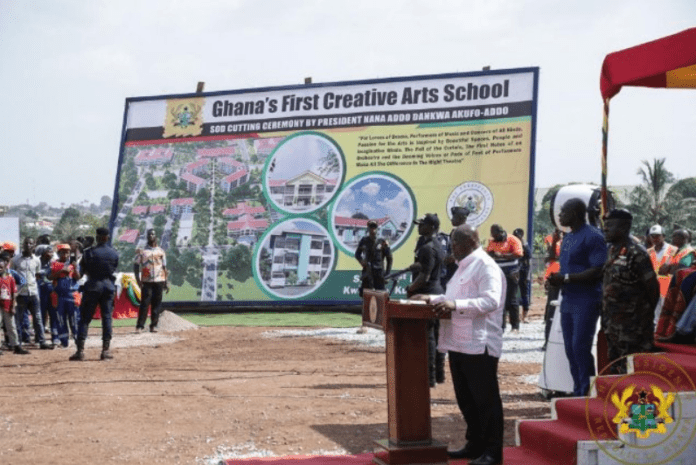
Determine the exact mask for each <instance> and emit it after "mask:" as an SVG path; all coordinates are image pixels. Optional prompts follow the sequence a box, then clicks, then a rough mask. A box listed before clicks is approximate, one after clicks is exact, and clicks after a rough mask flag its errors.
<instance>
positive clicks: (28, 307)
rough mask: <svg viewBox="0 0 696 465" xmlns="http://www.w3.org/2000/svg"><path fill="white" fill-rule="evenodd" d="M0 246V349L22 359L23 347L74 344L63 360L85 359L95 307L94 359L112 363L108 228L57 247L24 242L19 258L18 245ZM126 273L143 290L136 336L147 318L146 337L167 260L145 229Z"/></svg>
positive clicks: (112, 272)
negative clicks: (98, 332)
mask: <svg viewBox="0 0 696 465" xmlns="http://www.w3.org/2000/svg"><path fill="white" fill-rule="evenodd" d="M0 248H1V252H0V308H1V310H2V326H3V333H4V343H3V348H4V349H9V350H11V351H12V352H13V353H15V354H18V355H26V354H29V351H28V350H26V346H29V345H35V346H36V347H38V348H39V349H42V350H52V349H54V348H56V347H58V348H67V347H68V346H69V345H70V339H73V340H74V343H75V346H76V352H75V353H74V354H73V355H72V356H70V360H73V361H81V360H84V359H85V353H84V348H85V341H86V339H87V333H88V329H89V325H90V323H91V321H92V319H93V318H94V315H95V313H96V309H97V307H98V308H99V310H100V314H101V320H102V351H101V356H100V358H101V359H102V360H109V359H111V358H113V355H112V354H111V352H110V345H111V338H112V333H113V329H112V316H113V308H114V299H115V292H116V285H115V279H116V271H117V268H118V260H119V255H118V252H117V251H116V250H115V249H114V248H112V247H111V246H110V245H109V230H108V229H106V228H97V230H96V237H84V238H83V237H80V238H78V239H76V240H72V241H66V242H57V243H52V242H51V240H50V237H49V236H46V235H44V236H40V237H38V238H37V239H34V238H31V237H26V238H24V240H23V241H22V247H21V252H20V253H19V254H17V244H15V243H13V242H11V241H6V242H3V243H1V246H0ZM133 271H134V274H135V279H136V281H137V283H138V286H139V287H140V289H142V294H141V300H140V306H139V309H138V319H137V323H136V332H140V331H142V330H143V329H144V327H145V323H146V320H147V316H148V312H149V313H150V314H151V316H150V331H151V332H157V325H158V321H159V314H160V313H161V304H162V294H163V292H164V291H166V292H168V291H169V287H168V284H167V268H166V255H165V252H164V250H162V249H161V248H160V247H159V246H158V245H157V236H156V233H155V231H154V230H152V229H151V230H148V233H147V246H146V247H144V248H142V249H139V250H138V251H137V253H136V258H135V263H134V265H133ZM47 337H50V342H49V340H47ZM2 353H3V352H2V351H0V354H2Z"/></svg>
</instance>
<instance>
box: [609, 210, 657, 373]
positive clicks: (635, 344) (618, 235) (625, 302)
mask: <svg viewBox="0 0 696 465" xmlns="http://www.w3.org/2000/svg"><path fill="white" fill-rule="evenodd" d="M632 221H633V215H631V213H629V212H628V211H627V210H623V209H619V210H612V211H611V212H610V213H609V215H608V216H607V218H606V219H605V221H604V237H605V239H606V241H607V242H608V243H609V244H611V245H610V247H609V253H608V256H609V258H608V259H607V262H606V263H605V264H604V269H603V273H604V278H603V279H604V283H603V284H604V285H603V288H602V329H603V330H604V334H605V335H606V337H607V346H608V352H609V359H610V360H612V361H614V360H617V359H619V358H621V360H620V361H619V362H617V363H614V364H613V365H612V367H611V371H612V373H614V374H625V373H626V359H625V358H622V357H626V356H627V355H630V354H634V353H638V352H651V351H652V350H653V339H654V331H655V324H654V318H653V312H654V309H655V305H657V301H658V300H659V298H660V284H659V282H658V280H657V275H656V274H655V270H654V268H653V266H652V263H651V261H650V256H649V255H648V253H647V251H646V250H645V248H644V247H643V246H642V245H638V244H636V243H635V242H633V241H632V240H631V237H630V235H629V233H630V231H631V223H632Z"/></svg>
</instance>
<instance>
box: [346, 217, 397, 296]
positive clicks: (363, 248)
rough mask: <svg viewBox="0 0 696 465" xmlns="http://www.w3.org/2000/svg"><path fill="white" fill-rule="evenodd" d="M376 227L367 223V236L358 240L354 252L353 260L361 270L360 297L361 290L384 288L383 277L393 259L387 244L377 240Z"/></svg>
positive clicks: (375, 224) (387, 272)
mask: <svg viewBox="0 0 696 465" xmlns="http://www.w3.org/2000/svg"><path fill="white" fill-rule="evenodd" d="M377 227H378V225H377V222H376V221H374V220H370V221H368V222H367V235H366V236H365V237H363V238H362V239H360V242H358V248H357V249H356V251H355V259H356V260H357V261H358V262H359V263H360V265H361V266H362V269H363V271H362V281H361V283H360V290H359V293H360V297H362V295H363V289H377V290H384V289H385V288H386V287H385V282H384V276H385V275H388V274H389V272H390V271H391V267H392V261H393V259H392V253H391V249H390V248H389V243H388V242H387V241H386V240H385V239H383V238H377ZM385 260H386V262H387V266H386V268H385V267H384V262H385Z"/></svg>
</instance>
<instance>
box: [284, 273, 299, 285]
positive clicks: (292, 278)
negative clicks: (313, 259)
mask: <svg viewBox="0 0 696 465" xmlns="http://www.w3.org/2000/svg"><path fill="white" fill-rule="evenodd" d="M297 281H298V278H297V273H295V272H294V271H289V272H288V275H287V277H286V278H285V283H286V284H287V285H289V286H294V285H295V284H297Z"/></svg>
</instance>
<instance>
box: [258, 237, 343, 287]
mask: <svg viewBox="0 0 696 465" xmlns="http://www.w3.org/2000/svg"><path fill="white" fill-rule="evenodd" d="M270 254H271V260H272V266H271V282H270V283H269V285H270V287H285V286H286V285H290V284H292V283H289V282H288V278H289V277H290V276H292V275H294V276H296V277H297V284H304V283H309V282H310V281H311V280H312V278H313V277H314V278H316V279H321V278H323V277H324V276H325V275H326V273H328V272H329V267H330V266H331V246H330V244H329V239H328V238H327V237H326V236H324V235H323V234H318V233H317V232H316V231H308V230H301V229H297V230H290V231H283V232H279V233H278V234H272V235H271V237H270Z"/></svg>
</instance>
